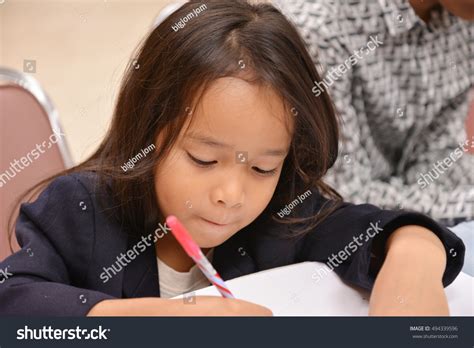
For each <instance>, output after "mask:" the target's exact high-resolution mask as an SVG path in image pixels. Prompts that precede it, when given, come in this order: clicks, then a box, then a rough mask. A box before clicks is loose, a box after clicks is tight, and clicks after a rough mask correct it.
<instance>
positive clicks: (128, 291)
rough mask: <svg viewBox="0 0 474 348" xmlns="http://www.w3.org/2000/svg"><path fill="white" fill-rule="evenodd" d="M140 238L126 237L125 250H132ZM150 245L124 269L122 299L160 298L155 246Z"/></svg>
mask: <svg viewBox="0 0 474 348" xmlns="http://www.w3.org/2000/svg"><path fill="white" fill-rule="evenodd" d="M140 240H141V238H138V237H136V236H134V235H130V234H129V236H128V247H127V250H133V246H134V245H136V244H137V243H138V242H139V241H140ZM149 243H150V244H151V245H150V246H148V245H147V248H146V249H145V251H143V252H141V253H140V254H139V255H138V256H137V257H136V258H135V259H134V260H132V261H131V262H130V264H128V265H127V267H125V271H124V276H123V287H122V290H123V297H124V298H132V297H157V296H160V286H159V281H158V266H157V263H156V253H155V246H154V245H153V243H152V242H151V241H150V242H149Z"/></svg>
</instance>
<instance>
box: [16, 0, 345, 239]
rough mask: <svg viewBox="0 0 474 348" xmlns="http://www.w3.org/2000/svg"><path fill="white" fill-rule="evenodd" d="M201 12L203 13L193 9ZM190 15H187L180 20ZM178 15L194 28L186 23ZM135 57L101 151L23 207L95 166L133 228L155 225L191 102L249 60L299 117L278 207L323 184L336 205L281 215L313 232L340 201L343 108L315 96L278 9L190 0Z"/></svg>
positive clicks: (305, 61) (306, 59)
mask: <svg viewBox="0 0 474 348" xmlns="http://www.w3.org/2000/svg"><path fill="white" fill-rule="evenodd" d="M197 8H199V9H200V12H199V13H197V11H194V10H195V9H197ZM190 13H193V14H194V18H192V17H191V18H190V16H189V14H190ZM185 17H187V19H188V21H187V22H185V21H181V20H182V19H183V18H185ZM179 21H181V24H185V25H181V27H178V26H177V23H178V22H179ZM176 29H178V30H176ZM134 58H135V59H136V61H134V63H133V64H130V66H129V67H128V68H127V71H126V73H125V76H124V79H123V82H122V85H121V89H120V93H119V95H118V99H117V102H116V105H115V110H114V114H113V118H112V123H111V125H110V129H109V130H108V133H107V135H106V136H105V138H104V140H103V141H102V143H101V144H100V146H99V148H98V149H97V150H96V151H95V153H94V154H92V155H91V156H90V157H89V158H88V159H86V160H85V161H84V162H82V163H81V164H79V165H77V166H75V167H73V168H70V169H68V170H65V171H63V172H61V173H59V174H57V175H55V176H53V177H50V178H48V179H45V180H43V181H41V182H39V183H38V184H37V185H35V186H33V187H32V188H31V189H29V190H28V191H27V192H26V193H25V194H24V195H22V197H20V198H19V200H18V202H17V205H18V204H19V202H21V200H22V199H24V198H25V197H26V196H27V195H28V194H30V195H31V194H32V192H33V191H34V190H37V191H39V190H40V189H41V188H43V187H44V186H45V185H46V184H47V183H49V182H50V181H51V180H53V179H55V178H57V177H58V176H61V175H67V174H71V173H74V172H79V171H91V172H95V173H96V174H98V177H100V178H102V179H103V180H101V181H102V185H105V181H106V180H107V183H109V184H110V186H109V187H111V188H112V189H111V190H110V192H111V194H113V197H114V200H115V201H116V202H117V205H118V206H119V209H118V210H117V212H118V213H117V215H118V217H119V218H120V220H121V221H122V222H123V223H125V224H126V225H127V226H128V227H129V228H130V229H131V230H132V231H134V232H133V233H139V234H142V233H144V232H143V231H145V230H146V226H147V223H148V222H150V221H156V220H157V219H158V218H160V213H159V209H158V206H157V202H156V195H155V192H154V190H151V189H150V188H151V187H154V171H155V168H156V166H157V165H159V164H160V161H162V160H163V158H164V157H165V156H166V155H167V154H168V153H169V150H170V149H171V147H172V146H173V144H174V143H175V141H176V140H177V136H178V134H179V132H180V130H181V128H182V127H183V125H184V123H185V121H186V120H187V118H188V117H192V112H191V110H192V107H193V106H194V105H196V102H197V101H198V100H199V99H200V97H201V96H202V94H203V92H204V91H205V90H206V87H207V86H208V85H209V84H210V83H211V82H212V81H214V80H215V79H218V78H221V77H226V76H237V77H239V78H244V77H242V74H241V71H242V69H241V68H242V66H243V64H245V66H246V69H249V70H250V71H251V72H252V74H250V75H251V81H250V82H251V83H257V84H266V85H269V86H271V87H272V88H273V89H274V90H275V91H276V92H277V93H279V95H280V96H281V97H282V99H283V100H284V101H285V104H286V108H287V111H288V115H289V117H293V120H294V135H293V139H292V142H291V150H290V152H289V154H288V156H287V158H286V159H285V163H284V166H283V170H282V173H281V177H280V180H279V182H278V185H277V189H276V191H275V195H274V196H273V198H272V200H271V204H269V206H272V207H284V206H285V205H286V204H288V203H289V202H291V201H293V200H294V199H295V197H296V195H297V194H300V193H302V192H303V191H304V190H306V189H312V190H315V189H316V190H317V191H319V193H321V194H322V195H324V196H326V197H327V198H329V200H328V202H331V204H329V206H328V205H326V207H327V209H323V210H321V211H320V212H319V213H318V214H316V215H313V216H309V217H306V218H304V219H303V220H302V219H300V218H285V219H279V218H276V217H275V216H273V218H275V219H276V220H277V221H279V222H281V223H290V224H293V223H296V222H302V221H307V222H308V221H309V225H307V226H306V228H304V229H302V230H300V232H301V233H304V232H306V231H308V230H310V229H311V228H314V226H316V225H317V224H318V223H319V222H320V221H322V220H323V219H324V218H325V217H326V216H327V215H329V214H330V213H331V212H332V211H333V210H334V209H336V208H337V206H338V205H339V204H340V203H341V201H342V199H341V196H340V195H339V194H338V193H337V192H336V191H335V190H334V189H332V188H331V187H330V186H328V185H326V184H325V183H324V182H323V181H322V177H323V175H324V174H325V173H326V172H327V170H328V169H329V168H330V167H331V166H332V165H333V164H334V162H335V160H336V157H337V150H338V138H339V130H338V120H337V117H336V112H335V108H334V106H333V104H332V102H331V99H330V98H329V96H328V94H327V93H322V94H321V95H320V96H318V97H315V96H314V95H313V93H312V87H313V86H314V81H321V78H320V76H319V74H318V72H317V70H316V68H315V66H314V64H313V62H312V60H311V58H310V56H309V54H308V52H307V49H306V47H305V44H304V42H303V40H302V39H301V38H300V36H299V34H298V32H297V30H296V29H295V27H294V26H293V25H292V24H291V23H289V22H288V20H287V19H286V18H285V17H284V16H283V15H282V14H281V12H280V11H279V10H278V9H276V8H275V7H274V6H272V5H270V4H263V3H262V4H250V3H248V2H247V1H243V0H237V1H234V0H233V1H207V2H205V3H204V2H200V1H190V2H188V3H186V4H184V5H183V6H182V7H181V8H179V9H178V10H177V11H176V12H174V13H173V14H172V15H171V16H169V17H168V18H167V19H166V20H165V21H163V22H162V23H161V24H160V25H159V26H158V27H156V28H154V29H153V30H152V31H151V33H150V34H149V35H148V36H147V37H146V39H145V40H144V41H143V42H142V43H141V44H140V45H139V47H138V49H137V54H136V55H135V56H134ZM249 79H250V78H249ZM159 134H162V135H163V141H162V142H161V143H160V144H159V147H158V148H157V149H156V151H154V152H153V155H151V154H150V155H149V156H148V157H147V160H142V161H139V162H138V163H137V164H136V166H135V167H134V168H133V170H129V171H127V172H124V171H123V170H122V168H121V165H122V164H123V163H125V162H127V161H128V160H129V159H130V158H132V157H133V156H135V155H136V154H137V153H139V152H140V150H141V149H143V148H145V147H147V146H149V145H150V144H155V143H156V139H157V137H158V135H159ZM148 159H150V160H148ZM333 203H334V204H333ZM12 216H13V214H12V215H11V216H10V219H9V230H10V231H13V226H12ZM10 239H11V235H10ZM10 244H11V243H10ZM10 247H11V246H10Z"/></svg>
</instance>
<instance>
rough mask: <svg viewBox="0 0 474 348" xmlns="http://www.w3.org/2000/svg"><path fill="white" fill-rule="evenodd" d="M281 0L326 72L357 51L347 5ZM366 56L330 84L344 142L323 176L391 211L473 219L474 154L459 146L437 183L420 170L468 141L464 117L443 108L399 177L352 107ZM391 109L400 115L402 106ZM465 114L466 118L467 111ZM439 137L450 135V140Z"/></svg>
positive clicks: (348, 194)
mask: <svg viewBox="0 0 474 348" xmlns="http://www.w3.org/2000/svg"><path fill="white" fill-rule="evenodd" d="M275 1H276V0H275ZM276 2H277V3H278V4H279V5H280V7H281V8H282V11H283V13H285V15H287V16H288V17H290V18H292V19H293V21H294V23H295V25H297V27H298V29H299V31H300V33H301V35H302V37H303V38H304V40H305V42H306V44H307V47H308V49H309V52H310V54H311V56H312V58H313V62H314V63H315V64H316V65H317V66H322V67H324V69H322V70H326V71H330V70H331V69H333V68H335V67H337V66H339V65H340V64H343V63H344V61H345V60H346V59H348V58H349V57H350V56H351V55H353V54H354V52H353V50H352V47H351V46H350V45H351V43H349V41H350V40H348V39H346V38H347V36H348V28H347V27H343V28H341V27H340V25H339V24H340V21H339V20H338V15H339V14H340V13H341V12H342V10H340V9H339V8H337V6H341V5H338V4H337V3H336V4H331V3H330V2H328V3H326V2H322V1H321V2H320V1H316V2H314V3H308V2H306V1H300V0H290V1H276ZM346 10H347V9H346ZM349 30H350V29H349ZM354 30H355V29H354ZM362 44H363V43H362ZM356 48H360V47H356ZM367 59H370V57H364V58H363V60H361V61H359V62H358V63H357V64H356V65H354V66H352V68H351V69H349V70H347V71H346V72H345V73H344V74H342V75H341V76H339V77H338V78H337V79H335V80H334V81H333V84H332V85H331V86H330V87H329V88H330V91H329V92H330V94H331V97H332V99H333V101H334V104H335V106H336V109H337V110H338V113H339V115H340V119H341V142H340V148H339V156H338V159H337V161H336V163H335V164H334V167H333V168H331V170H330V171H329V172H328V174H327V176H326V177H325V180H326V181H327V182H328V183H329V184H331V186H332V187H335V188H337V191H338V192H339V193H340V194H341V195H342V196H343V197H344V199H345V200H346V201H349V202H353V203H357V204H362V203H367V202H369V203H371V204H374V205H377V206H381V207H387V208H389V209H394V208H399V207H402V208H403V209H410V210H416V211H420V212H423V213H425V214H429V215H430V216H431V217H433V218H435V219H440V220H441V219H446V220H450V219H452V218H453V217H460V218H464V219H472V218H473V216H474V185H473V181H472V180H473V179H472V178H473V177H472V175H469V173H470V172H472V168H473V166H474V156H472V155H469V154H468V153H465V152H464V151H463V150H457V152H456V153H454V154H453V155H452V156H453V157H454V156H456V157H459V154H460V152H459V151H461V153H462V155H461V156H460V158H458V159H457V160H456V162H455V164H453V165H451V167H450V168H449V172H447V173H446V174H444V175H441V176H440V178H439V179H437V180H436V181H435V182H434V183H430V184H427V185H425V184H424V182H423V181H420V182H418V181H419V180H423V179H421V178H420V173H423V174H424V173H427V172H428V170H429V169H430V168H431V167H432V166H433V165H435V164H436V163H437V161H443V160H444V159H445V158H449V156H450V154H451V153H452V152H453V151H456V150H455V149H456V148H457V147H458V146H459V144H458V143H459V142H464V141H465V140H466V136H465V132H464V118H462V119H461V118H458V117H456V118H453V117H452V109H451V110H450V109H447V110H445V112H444V113H443V114H442V115H440V117H438V118H436V119H435V122H434V123H433V124H432V125H430V126H429V127H428V128H427V129H426V130H424V131H423V132H421V133H420V134H418V136H417V137H416V141H417V143H416V145H415V147H414V148H413V150H412V151H409V152H408V154H409V155H408V158H407V159H406V163H405V165H404V168H402V170H403V172H402V174H401V175H399V176H397V175H396V174H394V173H395V171H396V169H397V168H396V167H397V165H398V163H393V162H390V160H389V159H388V158H386V156H384V154H383V153H382V152H381V151H379V149H378V147H377V145H376V139H374V137H373V136H372V133H371V126H372V125H371V124H369V121H368V120H367V119H366V117H365V115H361V114H358V113H357V110H356V108H355V107H354V105H355V104H356V103H358V102H359V103H360V102H361V100H362V99H363V93H362V92H361V91H360V88H354V85H353V80H354V78H355V77H357V76H358V75H357V74H358V73H357V71H358V70H359V69H360V67H361V64H364V61H365V60H367ZM378 59H381V58H378ZM362 74H363V73H362ZM322 77H324V75H323V76H322ZM359 87H360V86H359ZM456 107H457V106H456ZM461 108H462V107H461ZM393 114H394V115H397V114H396V110H394V112H393ZM464 115H467V109H466V112H465V113H464ZM439 139H446V142H444V141H441V142H440V141H439ZM470 144H471V145H472V141H471V142H470ZM443 166H445V165H444V164H443ZM428 180H429V179H428Z"/></svg>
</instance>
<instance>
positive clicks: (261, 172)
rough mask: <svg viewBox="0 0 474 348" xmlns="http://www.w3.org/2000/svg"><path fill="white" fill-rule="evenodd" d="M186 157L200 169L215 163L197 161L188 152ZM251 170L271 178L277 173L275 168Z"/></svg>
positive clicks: (254, 168)
mask: <svg viewBox="0 0 474 348" xmlns="http://www.w3.org/2000/svg"><path fill="white" fill-rule="evenodd" d="M186 153H187V155H188V156H189V158H190V159H191V160H192V161H193V162H194V163H195V164H197V165H198V166H200V167H210V166H212V165H213V164H216V163H217V161H209V162H206V161H201V160H200V159H197V158H196V157H194V156H192V155H191V154H190V153H189V152H186ZM252 169H253V170H254V171H255V172H256V173H258V174H260V175H263V176H272V175H275V174H276V172H277V168H275V169H272V170H263V169H260V168H258V167H252Z"/></svg>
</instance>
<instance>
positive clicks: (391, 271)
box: [369, 225, 449, 316]
mask: <svg viewBox="0 0 474 348" xmlns="http://www.w3.org/2000/svg"><path fill="white" fill-rule="evenodd" d="M386 248H387V255H386V259H385V262H384V264H383V266H382V268H381V270H380V272H379V274H378V276H377V279H376V281H375V285H374V288H373V291H372V294H371V297H370V310H369V315H373V316H379V315H390V316H394V315H400V316H409V315H420V316H447V315H449V309H448V303H447V300H446V295H445V293H444V290H443V283H442V277H443V273H444V270H445V267H446V261H447V260H446V253H445V251H444V247H443V244H442V243H441V241H440V240H439V238H438V237H436V235H435V234H434V233H433V232H431V231H430V230H428V229H426V228H424V227H420V226H415V225H408V226H403V227H401V228H398V229H397V230H395V231H394V232H393V233H392V235H391V236H390V237H389V239H388V241H387V244H386Z"/></svg>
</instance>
